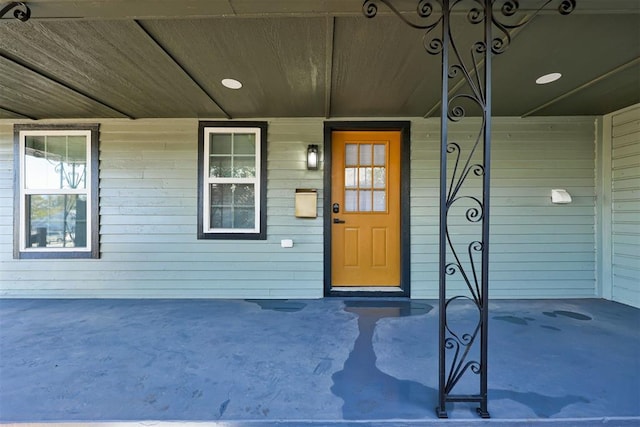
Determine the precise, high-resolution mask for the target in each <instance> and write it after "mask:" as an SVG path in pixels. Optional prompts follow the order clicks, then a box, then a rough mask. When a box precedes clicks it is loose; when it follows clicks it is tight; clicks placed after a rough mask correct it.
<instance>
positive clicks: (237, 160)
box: [233, 156, 256, 178]
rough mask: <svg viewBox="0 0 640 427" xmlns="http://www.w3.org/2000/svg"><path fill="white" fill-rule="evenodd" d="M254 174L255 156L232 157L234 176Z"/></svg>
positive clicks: (248, 176)
mask: <svg viewBox="0 0 640 427" xmlns="http://www.w3.org/2000/svg"><path fill="white" fill-rule="evenodd" d="M255 176H256V158H255V157H254V156H251V157H249V156H235V157H234V158H233V177H234V178H254V177H255Z"/></svg>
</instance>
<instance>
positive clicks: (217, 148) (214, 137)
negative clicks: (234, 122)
mask: <svg viewBox="0 0 640 427" xmlns="http://www.w3.org/2000/svg"><path fill="white" fill-rule="evenodd" d="M209 154H227V155H231V134H230V133H212V134H211V135H210V136H209Z"/></svg>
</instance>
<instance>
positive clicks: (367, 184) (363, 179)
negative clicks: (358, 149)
mask: <svg viewBox="0 0 640 427" xmlns="http://www.w3.org/2000/svg"><path fill="white" fill-rule="evenodd" d="M372 171H373V170H372V169H371V168H359V175H360V179H359V182H358V185H359V186H360V188H371V184H372V178H371V174H372Z"/></svg>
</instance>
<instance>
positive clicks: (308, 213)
mask: <svg viewBox="0 0 640 427" xmlns="http://www.w3.org/2000/svg"><path fill="white" fill-rule="evenodd" d="M317 216H318V190H315V189H309V188H306V189H304V188H298V189H296V217H297V218H316V217H317Z"/></svg>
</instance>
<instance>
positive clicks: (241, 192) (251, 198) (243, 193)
mask: <svg viewBox="0 0 640 427" xmlns="http://www.w3.org/2000/svg"><path fill="white" fill-rule="evenodd" d="M232 187H233V189H232V191H233V205H234V206H251V207H252V208H253V206H254V204H255V187H254V185H253V184H232Z"/></svg>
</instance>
